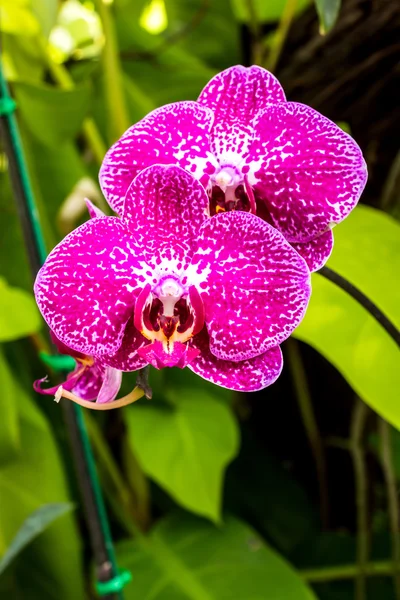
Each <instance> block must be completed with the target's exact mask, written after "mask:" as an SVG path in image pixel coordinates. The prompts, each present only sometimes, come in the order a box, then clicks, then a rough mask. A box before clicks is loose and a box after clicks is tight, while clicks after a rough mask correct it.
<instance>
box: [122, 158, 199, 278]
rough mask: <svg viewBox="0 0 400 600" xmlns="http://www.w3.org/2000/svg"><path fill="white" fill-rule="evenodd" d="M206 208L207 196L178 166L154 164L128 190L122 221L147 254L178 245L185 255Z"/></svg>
mask: <svg viewBox="0 0 400 600" xmlns="http://www.w3.org/2000/svg"><path fill="white" fill-rule="evenodd" d="M207 209H208V196H207V193H206V191H205V189H204V188H203V186H202V185H201V184H200V183H199V182H198V181H197V180H196V179H194V177H192V175H190V174H189V173H187V172H186V171H184V170H183V169H181V168H180V167H176V166H164V165H154V166H151V167H148V168H147V169H144V170H143V171H142V172H141V173H139V175H138V176H137V177H136V178H135V179H134V181H133V182H132V184H131V186H130V187H129V189H128V191H127V194H126V198H125V202H124V208H123V219H124V221H125V222H126V223H127V225H128V227H129V228H130V229H131V231H132V233H133V234H134V235H135V238H136V239H137V241H138V243H139V244H141V245H142V246H143V247H144V248H146V253H155V252H157V249H159V248H160V247H166V246H169V247H175V246H178V245H179V244H180V245H181V246H183V253H184V254H185V253H187V247H189V248H190V247H191V246H193V240H195V239H196V237H197V234H198V231H199V227H200V226H201V224H202V223H203V222H204V221H205V220H206V218H207V216H206V212H207ZM177 242H178V243H177ZM177 270H178V271H179V270H180V268H179V267H177Z"/></svg>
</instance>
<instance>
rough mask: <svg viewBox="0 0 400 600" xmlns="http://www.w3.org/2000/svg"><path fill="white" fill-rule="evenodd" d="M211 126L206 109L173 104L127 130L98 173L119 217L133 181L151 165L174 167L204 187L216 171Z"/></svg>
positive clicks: (111, 149)
mask: <svg viewBox="0 0 400 600" xmlns="http://www.w3.org/2000/svg"><path fill="white" fill-rule="evenodd" d="M212 122H213V113H212V111H211V110H209V109H208V108H206V107H204V106H201V105H200V104H198V103H197V102H176V103H174V104H168V105H166V106H162V107H161V108H158V109H156V110H154V111H153V112H151V113H150V114H148V115H147V116H146V117H144V119H142V120H141V121H139V123H136V124H135V125H133V126H132V127H130V129H128V130H127V131H126V132H125V133H124V135H123V136H122V137H121V138H120V139H119V140H118V141H117V142H116V143H115V144H114V145H113V146H112V147H111V148H110V150H109V151H108V152H107V154H106V156H105V157H104V161H103V164H102V166H101V169H100V175H99V179H100V185H101V188H102V190H103V193H104V195H105V197H106V199H107V201H108V203H109V204H110V206H111V208H112V209H113V210H114V211H115V212H116V213H118V214H121V213H122V208H123V202H124V198H125V194H126V192H127V189H128V187H129V185H130V184H131V182H132V180H133V179H134V178H135V177H136V175H138V173H140V171H142V170H143V169H145V168H146V167H149V166H151V165H154V164H171V163H172V164H177V165H179V166H180V167H182V168H183V169H186V170H187V171H189V172H190V173H192V174H193V176H194V177H196V179H198V180H200V181H201V182H202V183H203V184H204V185H207V183H208V180H209V176H210V175H212V173H213V172H214V171H215V168H216V165H215V159H214V157H213V155H212V154H211V152H210V147H209V132H210V129H211V126H212Z"/></svg>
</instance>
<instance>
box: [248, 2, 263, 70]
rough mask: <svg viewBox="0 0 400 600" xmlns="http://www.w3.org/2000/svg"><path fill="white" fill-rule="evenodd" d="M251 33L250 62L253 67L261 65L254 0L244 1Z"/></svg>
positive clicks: (258, 29)
mask: <svg viewBox="0 0 400 600" xmlns="http://www.w3.org/2000/svg"><path fill="white" fill-rule="evenodd" d="M246 4H247V10H248V14H249V26H250V32H251V61H252V64H253V65H261V63H262V44H261V27H260V23H259V20H258V15H257V11H256V7H255V5H254V0H246Z"/></svg>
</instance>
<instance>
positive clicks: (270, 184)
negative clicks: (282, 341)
mask: <svg viewBox="0 0 400 600" xmlns="http://www.w3.org/2000/svg"><path fill="white" fill-rule="evenodd" d="M154 163H163V164H167V163H174V164H177V165H179V166H181V167H182V168H184V169H186V170H187V171H189V172H191V173H192V174H193V175H194V176H195V177H196V178H197V179H199V180H200V181H201V183H202V184H203V185H204V187H206V189H207V191H208V194H209V197H210V212H211V215H212V214H215V213H217V212H221V211H229V210H244V211H249V212H253V213H256V214H257V215H258V216H260V217H261V218H262V219H264V220H266V221H267V222H269V223H271V224H272V225H273V226H274V227H276V228H277V229H278V230H279V231H280V232H281V233H282V234H283V235H284V236H285V238H286V239H287V240H288V241H289V242H290V243H291V244H292V246H293V247H294V248H295V249H296V250H297V251H298V252H299V253H300V254H301V255H302V256H303V257H304V259H305V260H306V261H307V264H308V266H309V268H310V270H311V271H316V270H318V269H319V268H321V267H322V266H323V265H324V264H325V262H326V261H327V260H328V258H329V256H330V253H331V251H332V247H333V235H332V231H331V229H332V227H333V226H334V225H335V224H336V223H339V222H340V221H342V220H343V219H344V218H345V217H346V216H347V215H348V214H349V212H350V211H351V210H352V209H353V208H354V207H355V205H356V204H357V201H358V199H359V197H360V195H361V193H362V190H363V189H364V186H365V183H366V180H367V170H366V165H365V161H364V159H363V156H362V153H361V150H360V148H359V147H358V145H357V144H356V143H355V141H354V140H353V139H352V138H351V137H350V136H349V135H347V134H346V133H344V132H343V131H342V130H341V129H340V128H339V127H338V126H337V125H335V124H334V123H332V121H330V120H329V119H327V118H326V117H324V116H322V115H321V114H319V113H318V112H317V111H315V110H313V109H312V108H310V107H309V106H305V105H304V104H299V103H297V102H287V101H286V98H285V94H284V91H283V89H282V87H281V85H280V84H279V82H278V80H277V79H276V78H275V77H274V76H273V75H272V74H271V73H269V72H268V71H266V70H265V69H262V68H261V67H257V66H253V67H249V68H245V67H242V66H235V67H231V68H230V69H227V70H226V71H223V72H222V73H219V74H218V75H216V76H215V77H214V78H213V79H212V80H211V81H210V82H209V83H208V84H207V85H206V87H205V88H204V90H203V91H202V92H201V94H200V96H199V99H198V101H197V102H177V103H175V104H169V105H167V106H163V107H161V108H159V109H157V110H155V111H153V112H152V113H150V114H149V115H147V116H146V117H145V118H144V119H142V121H140V122H139V123H137V124H136V125H134V126H133V127H131V128H130V129H128V131H126V132H125V134H124V135H123V136H122V138H121V139H120V140H119V141H118V142H116V144H115V145H114V146H113V147H112V148H111V149H110V150H109V152H108V153H107V155H106V156H105V159H104V162H103V165H102V167H101V170H100V184H101V187H102V190H103V192H104V195H105V196H106V198H107V200H108V202H109V204H110V206H111V207H112V208H113V210H115V212H117V213H118V214H120V213H121V212H122V207H123V200H124V196H125V194H126V191H127V189H128V187H129V185H130V183H131V181H132V179H133V178H134V177H135V176H136V175H137V174H138V173H139V172H140V171H141V170H142V169H144V168H145V167H147V166H149V165H151V164H154Z"/></svg>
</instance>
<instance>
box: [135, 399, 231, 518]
mask: <svg viewBox="0 0 400 600" xmlns="http://www.w3.org/2000/svg"><path fill="white" fill-rule="evenodd" d="M167 397H168V399H169V400H170V401H171V405H161V404H159V403H153V404H138V405H136V406H134V407H133V408H132V409H131V410H129V411H127V413H126V415H127V423H128V427H129V439H130V443H131V444H132V447H133V449H134V451H135V454H136V456H137V457H138V460H139V462H140V464H141V466H142V468H143V470H144V472H145V473H146V474H147V475H149V477H151V478H152V479H154V481H156V482H157V483H158V484H159V485H160V486H161V487H163V488H164V489H165V490H166V491H167V492H168V493H169V494H171V496H172V497H173V498H174V499H175V500H176V501H177V502H178V503H179V504H181V505H182V506H183V507H185V508H187V509H189V510H191V511H193V512H195V513H197V514H199V515H203V516H206V517H208V518H210V519H212V520H214V521H219V519H220V510H221V495H222V484H223V476H224V472H225V468H226V466H227V464H228V463H229V462H230V461H231V460H232V459H233V457H234V456H235V455H236V453H237V450H238V441H239V436H238V429H237V425H236V421H235V419H234V416H233V414H232V412H231V410H230V409H229V408H228V407H227V406H226V405H225V404H223V403H221V402H220V401H219V399H218V396H211V395H209V394H206V393H203V392H202V391H197V390H193V389H185V388H183V389H179V392H173V391H168V392H167Z"/></svg>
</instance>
